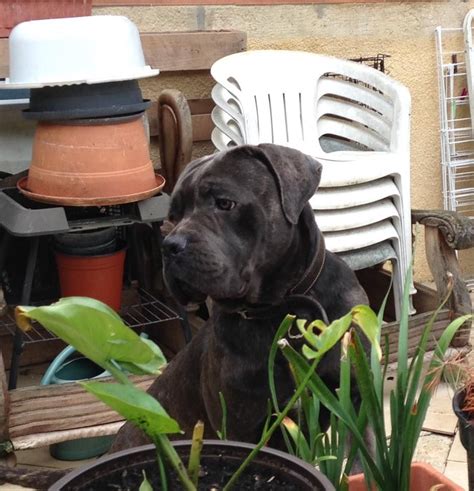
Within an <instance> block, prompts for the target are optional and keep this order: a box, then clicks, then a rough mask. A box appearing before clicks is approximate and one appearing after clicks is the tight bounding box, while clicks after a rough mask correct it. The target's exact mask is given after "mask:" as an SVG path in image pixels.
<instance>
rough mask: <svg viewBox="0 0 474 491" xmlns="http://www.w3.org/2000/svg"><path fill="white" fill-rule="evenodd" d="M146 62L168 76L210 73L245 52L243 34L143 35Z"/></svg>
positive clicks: (187, 33)
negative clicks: (214, 66)
mask: <svg viewBox="0 0 474 491" xmlns="http://www.w3.org/2000/svg"><path fill="white" fill-rule="evenodd" d="M141 40H142V46H143V51H144V52H145V59H146V61H147V63H148V64H149V65H151V66H152V67H153V68H159V69H160V70H162V71H164V72H168V71H186V70H209V69H210V68H211V66H212V64H213V63H214V62H215V61H216V60H218V59H219V58H222V57H223V56H226V55H229V54H232V53H238V52H240V51H244V50H245V48H246V46H247V35H246V34H245V33H244V32H242V31H189V32H160V33H150V34H147V33H144V34H141Z"/></svg>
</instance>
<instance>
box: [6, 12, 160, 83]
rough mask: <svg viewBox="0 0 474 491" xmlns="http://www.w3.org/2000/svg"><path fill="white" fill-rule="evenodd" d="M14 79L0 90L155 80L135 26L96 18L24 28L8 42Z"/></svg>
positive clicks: (121, 19) (116, 18) (120, 18)
mask: <svg viewBox="0 0 474 491" xmlns="http://www.w3.org/2000/svg"><path fill="white" fill-rule="evenodd" d="M9 49H10V77H9V78H8V79H6V81H5V82H3V83H2V84H1V85H0V88H20V87H29V88H34V87H43V86H46V85H70V84H78V83H88V84H93V83H101V82H113V81H118V80H131V79H138V78H144V77H151V76H154V75H157V74H158V73H159V70H156V69H155V70H154V69H152V68H151V67H150V66H148V65H146V64H145V58H144V56H143V49H142V46H141V42H140V35H139V33H138V29H137V27H136V26H135V24H134V23H133V22H132V21H131V20H130V19H128V18H127V17H123V16H114V15H98V16H91V17H71V18H65V19H45V20H33V21H29V22H22V23H21V24H18V25H17V26H16V27H15V28H14V29H13V30H12V32H11V34H10V38H9Z"/></svg>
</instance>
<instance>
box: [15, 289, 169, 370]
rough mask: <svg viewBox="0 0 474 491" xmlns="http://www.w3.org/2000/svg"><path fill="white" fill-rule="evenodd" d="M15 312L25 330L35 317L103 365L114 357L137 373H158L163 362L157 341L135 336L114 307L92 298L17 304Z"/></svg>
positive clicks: (123, 366)
mask: <svg viewBox="0 0 474 491" xmlns="http://www.w3.org/2000/svg"><path fill="white" fill-rule="evenodd" d="M15 316H16V321H17V324H18V325H19V326H20V327H21V328H22V329H23V330H24V331H28V330H29V329H30V327H31V321H32V320H35V321H38V322H39V323H40V324H41V325H43V326H44V327H45V328H46V329H47V330H48V331H50V332H52V333H53V334H54V335H56V336H58V337H59V338H61V339H62V340H63V341H65V342H66V343H68V344H70V345H72V346H74V348H76V349H77V351H79V352H81V353H82V354H83V355H84V356H87V358H89V359H90V360H92V361H93V362H95V363H97V365H100V366H101V367H103V368H105V369H108V368H109V363H110V362H111V361H112V360H113V361H114V362H115V363H116V364H118V365H119V366H120V367H121V368H122V369H124V370H127V371H129V372H131V373H134V374H137V375H141V374H147V373H150V374H157V373H159V371H160V369H161V368H162V367H163V366H164V365H165V363H166V359H165V357H164V356H163V353H162V352H161V350H160V348H159V347H158V346H157V345H156V344H154V343H153V342H151V341H149V340H147V339H144V338H141V337H140V336H138V335H137V334H136V333H135V332H134V331H132V330H131V329H129V328H128V327H127V326H126V325H125V324H124V323H123V321H122V319H121V318H120V316H119V315H118V314H117V313H116V312H115V310H113V309H111V308H110V307H109V306H108V305H105V304H104V303H102V302H99V301H98V300H95V299H93V298H87V297H67V298H62V299H60V300H59V301H58V302H55V303H53V304H51V305H46V306H42V307H22V306H20V307H17V308H16V311H15ZM105 365H107V367H106V366H105Z"/></svg>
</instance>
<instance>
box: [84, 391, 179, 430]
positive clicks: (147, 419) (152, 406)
mask: <svg viewBox="0 0 474 491" xmlns="http://www.w3.org/2000/svg"><path fill="white" fill-rule="evenodd" d="M81 385H82V386H83V387H84V388H85V389H86V390H87V391H88V392H91V393H92V394H94V395H95V396H96V397H97V398H98V399H100V400H101V401H102V402H104V403H105V404H107V405H108V406H109V407H111V408H112V409H114V410H115V411H117V412H118V413H119V414H120V415H121V416H123V417H124V418H125V419H126V420H127V421H132V422H133V423H134V424H136V425H137V426H138V427H139V428H141V429H142V430H143V431H144V432H145V433H146V434H147V435H149V436H150V437H151V438H155V437H156V436H157V435H162V434H163V433H179V432H180V431H181V430H180V428H179V425H178V423H177V422H176V421H175V420H174V419H173V418H171V417H170V416H169V415H168V413H167V412H166V411H165V410H164V409H163V407H162V406H161V404H160V403H159V402H158V401H157V400H156V399H155V398H154V397H153V396H151V395H150V394H148V393H146V392H144V391H143V390H140V389H137V388H136V387H134V386H133V385H123V384H109V383H103V382H82V383H81Z"/></svg>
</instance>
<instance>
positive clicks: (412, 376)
mask: <svg viewBox="0 0 474 491" xmlns="http://www.w3.org/2000/svg"><path fill="white" fill-rule="evenodd" d="M410 275H411V272H410ZM410 283H411V282H410V276H409V277H408V278H407V283H406V286H405V294H404V300H403V306H402V313H401V321H400V332H399V344H398V358H397V359H398V368H397V383H396V386H395V388H394V389H392V391H391V392H390V397H389V404H390V414H391V427H392V432H391V435H389V434H388V432H387V425H386V421H385V416H384V407H383V404H384V389H385V387H384V379H385V370H386V365H384V364H383V363H382V362H381V358H382V357H381V349H380V336H381V326H382V312H380V313H379V315H376V314H375V313H374V312H373V311H372V310H371V309H370V308H369V307H367V306H357V307H355V308H353V309H352V310H351V312H350V313H349V314H347V315H345V316H344V317H342V318H341V319H338V320H336V321H334V322H333V323H331V325H329V326H325V325H324V324H323V323H322V322H321V321H316V322H312V323H310V324H308V325H306V323H305V322H304V321H300V320H298V321H296V325H297V327H298V329H299V330H300V332H301V334H302V337H303V338H304V340H305V342H306V344H305V346H304V347H303V348H302V350H301V353H298V352H297V351H296V350H294V349H293V348H292V347H291V346H289V345H288V343H286V342H282V338H283V337H284V336H285V335H286V333H287V332H288V330H289V329H290V328H291V325H292V323H293V319H292V318H291V317H290V316H288V317H287V318H286V319H285V321H284V322H283V323H282V325H281V326H280V329H279V330H278V333H277V335H276V337H275V341H274V343H273V346H272V350H271V352H270V363H271V364H273V363H274V359H275V356H276V347H277V346H279V347H280V350H281V352H282V353H283V355H284V356H285V357H286V359H287V361H288V362H289V364H290V367H291V370H292V373H293V375H294V379H295V383H296V386H297V389H301V387H302V385H303V384H304V386H305V387H304V388H305V390H303V391H302V396H301V399H300V410H299V418H300V421H299V424H298V425H296V424H294V423H292V424H289V423H288V421H285V423H284V427H285V428H286V431H287V432H288V434H289V435H290V437H291V443H290V445H289V451H291V452H292V453H296V454H297V455H299V456H300V457H302V458H304V459H305V460H307V461H308V462H311V463H316V462H317V463H318V464H319V467H320V468H321V470H322V471H323V472H324V473H325V474H326V475H327V476H328V478H329V479H330V480H331V481H332V482H333V484H334V485H335V486H336V488H337V489H346V488H347V477H346V476H347V474H348V473H349V471H350V469H351V466H352V464H353V462H354V459H355V457H356V454H358V456H359V458H360V461H361V464H362V466H363V469H364V474H365V477H366V482H367V484H368V485H369V488H370V485H371V484H372V485H373V486H375V488H376V489H379V490H382V491H408V489H409V478H410V466H411V462H412V459H413V455H414V452H415V447H416V443H417V441H418V438H419V435H420V432H421V428H422V424H423V421H424V419H425V417H426V412H427V410H428V406H429V402H430V399H431V396H432V394H433V392H434V390H435V387H436V382H437V380H439V378H440V377H439V376H438V370H439V369H442V367H443V357H444V355H445V353H446V350H447V348H448V346H449V344H450V343H451V340H452V339H453V337H454V335H455V334H456V332H457V330H458V329H459V328H460V327H461V326H462V325H463V324H464V323H465V322H466V321H468V320H470V319H471V318H472V316H469V315H467V316H462V317H459V318H457V319H455V320H453V321H452V322H451V323H450V324H449V325H448V326H447V327H446V329H445V330H444V332H443V334H442V335H441V337H440V339H439V341H438V344H437V346H436V349H435V352H434V354H433V356H432V358H431V361H430V363H429V366H428V370H427V371H425V370H423V368H424V361H425V354H426V347H427V343H428V340H429V338H430V334H431V330H432V326H433V323H434V321H435V319H436V317H437V314H438V312H439V310H440V309H441V308H442V305H441V306H440V307H439V309H438V310H437V311H436V312H434V314H433V316H432V317H431V319H430V320H429V322H428V323H427V324H426V326H425V328H424V330H423V334H422V336H421V339H420V342H419V344H418V346H417V349H416V352H415V355H414V357H413V358H412V360H411V362H410V364H408V315H409V314H408V307H409V294H408V285H409V284H410ZM351 326H357V328H358V329H355V328H354V327H351ZM315 327H316V328H317V329H318V330H319V332H320V333H321V334H319V335H316V334H315V333H314V330H315ZM361 333H363V334H364V335H365V336H366V337H367V338H368V339H369V341H370V344H371V353H370V354H367V353H366V351H365V350H364V347H363V345H362V342H361V339H360V334H361ZM341 336H343V343H342V360H341V372H340V388H339V389H338V391H337V393H336V394H333V393H332V392H330V391H329V389H328V387H327V386H326V385H325V384H324V382H323V381H322V380H321V378H320V377H319V376H318V375H317V373H313V374H312V375H311V377H309V378H308V377H307V374H308V372H309V371H310V370H311V369H312V366H313V365H312V363H311V362H312V361H313V360H315V359H318V358H320V357H321V356H322V354H323V353H325V352H326V351H327V347H328V346H327V345H326V340H327V343H328V345H334V344H335V343H334V340H335V339H336V338H338V339H340V338H341ZM387 355H388V353H386V356H385V359H387V358H388V356H387ZM269 374H270V376H271V377H273V370H272V369H271V370H269ZM351 374H352V376H351ZM351 378H353V379H354V380H352V381H351ZM354 381H355V382H356V383H357V385H358V388H359V391H360V394H361V399H362V403H361V407H360V410H359V411H358V412H357V411H356V408H355V407H354V405H353V403H352V401H351V397H350V387H351V383H353V382H354ZM270 387H271V391H272V400H273V404H274V409H275V411H276V412H277V414H278V413H279V408H278V405H277V402H276V395H275V387H274V382H273V381H272V379H270ZM319 404H322V405H324V406H325V407H326V408H327V409H328V410H329V411H330V413H331V429H330V431H329V432H328V433H327V434H325V435H323V436H322V433H321V431H320V428H319V426H318V424H317V416H318V414H319V411H320V407H319ZM301 426H304V427H305V428H307V430H306V431H307V433H306V434H305V435H303V434H302V431H301V430H300V427H301ZM367 429H370V430H371V431H372V432H373V435H374V437H375V453H374V454H372V453H371V451H370V448H369V446H368V444H367V443H366V441H365V439H364V435H365V433H366V431H367ZM348 436H350V443H351V448H350V449H348V448H347V447H348V439H347V437H348ZM287 444H288V441H287ZM318 455H324V456H326V457H328V456H331V457H333V458H332V459H331V458H325V459H321V458H319V460H318ZM345 456H348V459H347V461H346V462H345V463H344V457H345Z"/></svg>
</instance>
